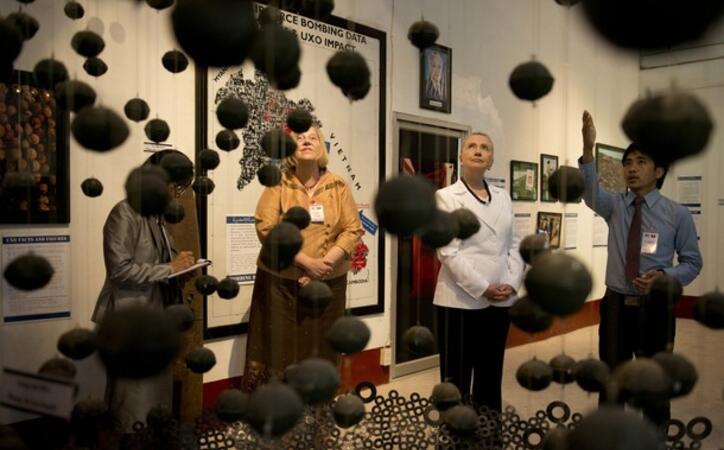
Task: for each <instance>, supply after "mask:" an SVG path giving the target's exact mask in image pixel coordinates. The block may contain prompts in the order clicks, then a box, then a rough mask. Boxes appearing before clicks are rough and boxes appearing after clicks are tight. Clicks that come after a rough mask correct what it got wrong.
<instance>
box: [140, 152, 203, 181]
mask: <svg viewBox="0 0 724 450" xmlns="http://www.w3.org/2000/svg"><path fill="white" fill-rule="evenodd" d="M143 165H144V166H146V165H151V166H159V167H161V168H162V169H163V170H165V171H166V173H167V174H168V178H169V180H170V181H171V182H173V183H176V184H178V185H182V186H183V185H188V184H190V183H191V180H192V179H193V178H194V164H193V163H192V162H191V160H190V159H189V158H188V156H186V155H184V154H183V153H181V152H180V151H178V150H174V149H167V150H161V151H158V152H155V153H153V154H152V155H151V156H149V157H148V159H146V162H144V163H143Z"/></svg>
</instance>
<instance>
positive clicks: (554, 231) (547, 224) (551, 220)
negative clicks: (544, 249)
mask: <svg viewBox="0 0 724 450" xmlns="http://www.w3.org/2000/svg"><path fill="white" fill-rule="evenodd" d="M561 224H562V214H561V213H554V212H543V211H538V218H537V220H536V227H535V228H536V232H537V233H544V234H546V235H547V236H548V242H549V243H550V247H551V248H560V246H561V226H562V225H561Z"/></svg>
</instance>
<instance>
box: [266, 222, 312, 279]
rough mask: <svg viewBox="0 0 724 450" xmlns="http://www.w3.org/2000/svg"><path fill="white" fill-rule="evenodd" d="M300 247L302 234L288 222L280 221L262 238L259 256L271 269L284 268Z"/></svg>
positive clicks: (292, 260) (292, 261) (292, 259)
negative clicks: (262, 242)
mask: <svg viewBox="0 0 724 450" xmlns="http://www.w3.org/2000/svg"><path fill="white" fill-rule="evenodd" d="M301 249H302V234H301V233H300V232H299V228H297V227H296V226H294V225H292V224H291V223H288V222H280V223H278V224H277V225H276V226H274V228H272V229H271V231H270V232H269V234H268V235H267V237H266V239H265V240H264V244H263V245H262V247H261V253H260V255H259V257H260V259H261V261H262V263H263V264H264V265H265V266H267V267H269V268H271V269H272V270H284V269H286V268H287V267H289V266H291V265H292V264H293V263H294V257H295V256H296V255H297V253H299V251H300V250H301Z"/></svg>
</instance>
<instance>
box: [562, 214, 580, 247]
mask: <svg viewBox="0 0 724 450" xmlns="http://www.w3.org/2000/svg"><path fill="white" fill-rule="evenodd" d="M563 220H564V222H563V229H564V230H565V238H564V239H565V240H564V243H563V249H564V250H575V249H576V248H577V247H578V214H577V213H566V214H565V216H564V218H563Z"/></svg>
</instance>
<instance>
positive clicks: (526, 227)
mask: <svg viewBox="0 0 724 450" xmlns="http://www.w3.org/2000/svg"><path fill="white" fill-rule="evenodd" d="M514 217H515V235H516V236H517V237H518V238H519V239H521V240H522V239H523V238H524V237H526V236H528V235H530V234H534V232H533V221H532V219H531V215H530V213H515V216H514Z"/></svg>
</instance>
